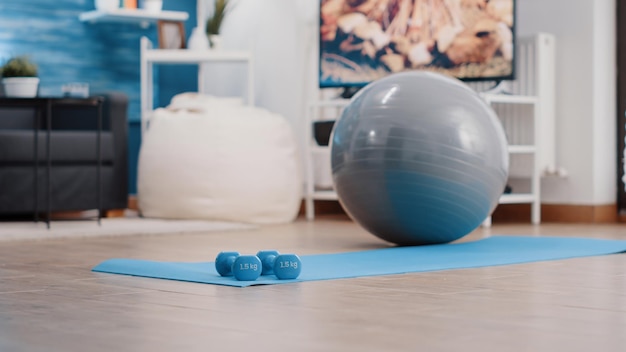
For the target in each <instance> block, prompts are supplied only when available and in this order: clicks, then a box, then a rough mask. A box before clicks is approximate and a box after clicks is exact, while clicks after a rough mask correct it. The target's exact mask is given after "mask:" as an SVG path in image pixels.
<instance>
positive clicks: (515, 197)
mask: <svg viewBox="0 0 626 352" xmlns="http://www.w3.org/2000/svg"><path fill="white" fill-rule="evenodd" d="M535 197H536V196H535V195H533V194H531V193H519V194H514V193H513V194H503V195H502V196H500V202H499V204H518V203H532V202H534V201H535Z"/></svg>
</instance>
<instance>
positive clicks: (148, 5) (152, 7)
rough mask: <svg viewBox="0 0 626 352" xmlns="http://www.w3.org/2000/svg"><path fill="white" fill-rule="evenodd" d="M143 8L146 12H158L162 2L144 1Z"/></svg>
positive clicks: (155, 0) (160, 0)
mask: <svg viewBox="0 0 626 352" xmlns="http://www.w3.org/2000/svg"><path fill="white" fill-rule="evenodd" d="M143 8H144V9H145V10H146V11H148V12H152V13H154V12H160V11H161V10H162V9H163V0H144V2H143Z"/></svg>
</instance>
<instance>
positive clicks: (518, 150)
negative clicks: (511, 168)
mask: <svg viewBox="0 0 626 352" xmlns="http://www.w3.org/2000/svg"><path fill="white" fill-rule="evenodd" d="M536 152H537V147H535V146H534V145H509V154H534V153H536Z"/></svg>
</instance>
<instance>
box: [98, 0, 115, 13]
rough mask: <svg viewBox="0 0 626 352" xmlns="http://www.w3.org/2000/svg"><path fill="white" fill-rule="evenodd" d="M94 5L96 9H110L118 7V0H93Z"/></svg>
mask: <svg viewBox="0 0 626 352" xmlns="http://www.w3.org/2000/svg"><path fill="white" fill-rule="evenodd" d="M94 6H95V7H96V10H98V11H112V10H115V9H118V8H119V7H120V0H95V1H94Z"/></svg>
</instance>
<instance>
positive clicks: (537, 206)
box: [305, 94, 541, 226]
mask: <svg viewBox="0 0 626 352" xmlns="http://www.w3.org/2000/svg"><path fill="white" fill-rule="evenodd" d="M481 96H482V97H483V99H485V101H486V102H487V103H488V104H491V105H494V104H524V105H530V106H532V107H533V109H532V114H529V115H527V116H524V118H526V119H531V121H529V122H530V123H531V124H532V126H534V128H535V131H534V134H535V138H533V140H534V143H533V144H527V145H509V146H508V151H509V154H510V155H515V154H528V155H531V156H533V160H534V163H533V170H532V171H531V175H532V176H531V180H530V184H531V186H530V192H529V193H512V194H503V195H502V196H501V197H500V200H499V204H519V203H530V204H531V208H532V210H531V222H532V223H533V224H539V223H540V222H541V194H540V181H541V172H540V170H539V164H538V160H540V159H539V158H538V154H539V151H540V150H541V146H540V145H538V143H539V141H540V138H539V137H538V136H539V134H540V133H541V130H540V128H539V126H540V124H539V123H538V121H537V117H538V116H539V99H538V98H537V97H535V96H520V95H508V94H481ZM348 103H349V100H347V99H337V100H328V101H318V102H314V103H311V104H310V106H309V116H308V121H307V122H308V123H307V124H306V125H307V131H306V133H307V135H308V143H307V144H306V148H307V150H306V153H305V155H306V168H307V170H306V171H307V173H306V180H305V182H306V185H305V207H306V218H307V219H308V220H313V219H314V218H315V204H314V201H315V200H337V194H336V193H335V191H334V190H327V189H316V187H315V181H316V180H315V177H314V176H315V172H314V171H315V170H314V160H313V159H314V157H315V155H317V154H320V153H323V154H325V156H327V155H328V149H329V147H326V146H319V145H318V144H317V142H316V141H315V138H314V136H313V129H312V125H313V123H314V122H315V121H322V119H320V111H321V109H322V108H336V109H337V117H338V116H339V115H340V114H341V110H342V109H343V108H344V107H345V106H346V105H348ZM328 162H329V163H330V159H329V160H328ZM483 225H484V226H491V217H488V218H487V219H485V221H484V222H483Z"/></svg>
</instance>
